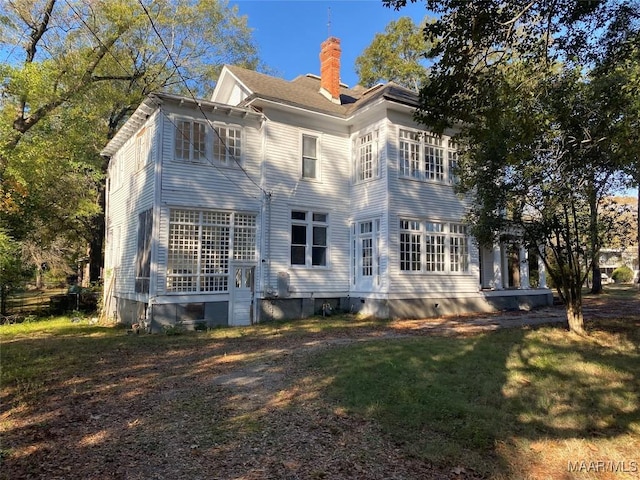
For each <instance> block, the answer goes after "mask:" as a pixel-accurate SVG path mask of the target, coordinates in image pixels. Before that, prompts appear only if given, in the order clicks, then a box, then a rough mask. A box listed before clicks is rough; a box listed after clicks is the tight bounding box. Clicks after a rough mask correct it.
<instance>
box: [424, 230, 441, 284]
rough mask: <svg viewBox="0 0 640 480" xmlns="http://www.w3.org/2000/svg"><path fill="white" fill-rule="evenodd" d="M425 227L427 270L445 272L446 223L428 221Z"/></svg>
mask: <svg viewBox="0 0 640 480" xmlns="http://www.w3.org/2000/svg"><path fill="white" fill-rule="evenodd" d="M425 229H426V232H425V236H424V239H425V257H426V258H425V270H426V271H427V272H444V261H445V253H444V246H445V236H444V224H442V223H436V222H426V223H425Z"/></svg>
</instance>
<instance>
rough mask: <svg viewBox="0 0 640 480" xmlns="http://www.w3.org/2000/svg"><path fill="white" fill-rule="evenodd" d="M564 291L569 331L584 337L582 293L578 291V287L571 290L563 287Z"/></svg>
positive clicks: (568, 287)
mask: <svg viewBox="0 0 640 480" xmlns="http://www.w3.org/2000/svg"><path fill="white" fill-rule="evenodd" d="M564 291H565V297H566V298H565V302H566V310H567V323H568V324H569V331H571V332H573V333H577V334H578V335H586V333H587V332H586V331H585V329H584V315H583V314H582V293H581V291H580V286H578V287H577V288H573V287H572V286H570V285H568V286H565V288H564Z"/></svg>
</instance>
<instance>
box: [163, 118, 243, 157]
mask: <svg viewBox="0 0 640 480" xmlns="http://www.w3.org/2000/svg"><path fill="white" fill-rule="evenodd" d="M175 132H176V133H175V158H176V160H179V161H183V162H200V163H213V162H215V163H216V164H222V165H233V164H234V163H238V162H240V160H241V157H242V129H241V128H240V127H234V126H228V125H214V126H213V128H211V127H210V126H208V125H207V124H206V123H204V122H200V121H195V120H186V119H178V120H176V122H175Z"/></svg>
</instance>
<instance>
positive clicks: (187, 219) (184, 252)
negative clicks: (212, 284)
mask: <svg viewBox="0 0 640 480" xmlns="http://www.w3.org/2000/svg"><path fill="white" fill-rule="evenodd" d="M198 223H199V213H198V212H194V211H189V210H172V211H171V215H170V226H169V253H168V263H167V269H168V274H167V289H168V290H170V291H173V292H192V291H196V290H197V277H198V257H199V250H200V229H199V228H198Z"/></svg>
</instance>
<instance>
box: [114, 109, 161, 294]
mask: <svg viewBox="0 0 640 480" xmlns="http://www.w3.org/2000/svg"><path fill="white" fill-rule="evenodd" d="M157 119H158V116H157V115H156V114H154V115H152V116H150V117H149V119H147V121H146V122H145V124H144V125H142V127H141V128H140V130H138V132H140V131H142V129H145V130H146V131H145V135H150V136H151V138H154V135H155V132H156V129H155V124H156V122H157ZM154 143H155V142H153V141H149V142H144V143H143V147H144V148H143V150H142V151H141V152H140V153H139V154H137V153H136V148H137V147H136V134H134V135H132V136H131V138H129V140H128V141H127V142H126V143H125V144H124V145H123V146H122V148H121V149H120V150H119V151H118V153H117V154H116V155H114V156H113V158H112V159H111V164H110V167H109V170H110V173H111V174H112V175H120V179H119V182H117V186H116V187H115V188H111V190H110V192H109V212H108V214H109V218H107V219H106V220H107V222H108V224H109V225H113V226H119V227H120V228H119V230H120V232H121V235H120V238H119V239H115V241H117V242H119V248H118V249H117V250H119V252H120V255H119V258H118V259H113V260H112V261H113V264H112V265H108V266H107V268H110V267H114V266H115V267H117V272H116V273H117V279H116V289H117V293H118V294H119V295H134V294H135V259H136V251H137V232H138V214H139V213H140V212H142V211H144V210H147V209H149V208H151V207H152V206H153V199H154V161H153V160H154V159H155V158H156V157H155V148H157V147H153V146H152V145H154ZM150 146H151V147H150ZM149 147H150V150H149ZM137 156H142V157H146V158H147V159H148V160H147V162H146V163H145V164H144V166H143V167H142V168H139V164H138V162H136V158H137ZM114 231H115V230H114ZM107 248H109V246H107Z"/></svg>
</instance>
